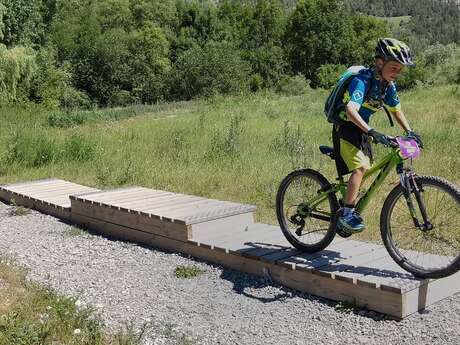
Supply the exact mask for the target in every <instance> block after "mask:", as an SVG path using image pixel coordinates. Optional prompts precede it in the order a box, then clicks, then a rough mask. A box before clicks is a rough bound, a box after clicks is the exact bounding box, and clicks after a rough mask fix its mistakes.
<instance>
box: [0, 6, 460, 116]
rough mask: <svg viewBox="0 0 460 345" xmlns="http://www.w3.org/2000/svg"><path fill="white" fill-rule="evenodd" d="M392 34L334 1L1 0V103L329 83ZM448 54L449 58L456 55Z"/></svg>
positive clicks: (185, 95) (127, 99)
mask: <svg viewBox="0 0 460 345" xmlns="http://www.w3.org/2000/svg"><path fill="white" fill-rule="evenodd" d="M401 1H402V0H401ZM389 34H390V31H389V27H388V25H387V23H386V22H385V21H383V20H380V19H378V18H375V17H373V16H369V15H366V14H361V13H358V11H356V10H353V9H350V7H348V6H345V4H344V3H342V2H341V1H337V0H300V1H298V2H293V1H290V2H287V1H281V0H253V1H242V0H222V1H219V2H215V1H210V0H0V102H1V104H8V103H21V102H30V101H32V102H36V103H41V104H43V105H45V106H47V107H50V108H73V107H80V108H85V107H92V106H95V105H97V106H123V105H128V104H135V103H154V102H158V101H163V100H167V101H170V100H189V99H192V98H195V97H202V96H209V95H212V94H216V93H222V94H227V93H237V92H250V91H258V90H260V89H266V88H274V89H280V88H282V87H283V85H287V84H289V83H292V82H293V81H294V82H298V81H299V80H303V81H304V82H305V83H307V82H308V83H310V85H311V86H312V87H330V86H331V84H333V82H334V80H335V78H336V77H337V75H338V73H340V71H341V70H343V68H345V66H349V65H352V64H370V63H371V62H372V57H373V56H372V54H373V49H374V46H375V43H376V40H377V38H378V37H382V36H387V35H389ZM441 50H442V52H443V53H442V54H444V55H445V56H444V55H443V56H444V59H445V60H446V59H447V60H448V59H449V58H450V56H452V54H453V52H454V51H456V47H454V46H448V47H447V48H446V47H445V46H444V45H443V46H442V49H441ZM438 51H439V49H437V50H435V53H433V55H435V56H436V57H437V58H439V55H440V53H438ZM442 54H441V55H442ZM423 59H425V58H423ZM423 59H422V60H423ZM425 61H428V60H427V59H425ZM425 65H426V64H422V65H421V67H419V70H418V71H415V72H411V73H412V75H411V76H409V77H408V79H407V81H406V84H407V85H406V86H408V87H409V86H411V85H414V84H415V82H416V80H418V79H423V73H426V71H425V72H424V71H423V67H424V66H425ZM455 71H456V70H455ZM459 71H460V70H459ZM459 76H460V73H459ZM299 78H300V79H299ZM446 78H447V79H448V80H447V79H446V80H447V81H448V82H449V81H451V79H452V77H451V76H450V75H449V76H447V77H446ZM449 78H450V79H449ZM403 83H404V82H403Z"/></svg>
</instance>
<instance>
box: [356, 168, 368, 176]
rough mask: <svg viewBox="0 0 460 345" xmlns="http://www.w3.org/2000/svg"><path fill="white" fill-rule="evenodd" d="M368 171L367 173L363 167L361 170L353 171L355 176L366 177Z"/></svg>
mask: <svg viewBox="0 0 460 345" xmlns="http://www.w3.org/2000/svg"><path fill="white" fill-rule="evenodd" d="M366 171H367V169H366V168H364V167H361V168H357V169H355V170H353V174H356V175H364V174H365V173H366Z"/></svg>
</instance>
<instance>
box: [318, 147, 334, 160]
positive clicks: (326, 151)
mask: <svg viewBox="0 0 460 345" xmlns="http://www.w3.org/2000/svg"><path fill="white" fill-rule="evenodd" d="M319 150H320V151H321V153H322V154H323V155H326V156H328V157H329V158H331V159H334V158H335V156H334V149H333V148H332V147H330V146H326V145H320V146H319Z"/></svg>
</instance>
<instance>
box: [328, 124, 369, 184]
mask: <svg viewBox="0 0 460 345" xmlns="http://www.w3.org/2000/svg"><path fill="white" fill-rule="evenodd" d="M332 139H333V140H332V141H333V143H334V152H335V157H336V158H335V162H336V166H337V172H338V173H339V175H346V174H349V173H350V172H352V171H353V170H356V169H359V168H365V169H369V168H370V167H371V165H372V148H371V145H370V143H369V138H368V136H367V134H365V133H364V132H363V131H361V129H360V128H359V127H357V126H356V125H355V124H353V123H351V122H350V123H346V124H344V125H340V126H334V129H333V131H332Z"/></svg>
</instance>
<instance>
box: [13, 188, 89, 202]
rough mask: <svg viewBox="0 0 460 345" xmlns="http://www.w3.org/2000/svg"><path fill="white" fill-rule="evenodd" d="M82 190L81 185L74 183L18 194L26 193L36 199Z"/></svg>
mask: <svg viewBox="0 0 460 345" xmlns="http://www.w3.org/2000/svg"><path fill="white" fill-rule="evenodd" d="M81 190H82V187H81V186H79V185H75V186H61V187H59V188H56V189H55V190H49V191H44V192H42V191H31V192H28V193H24V194H23V193H20V194H23V195H26V196H30V197H34V198H36V199H43V200H45V199H49V198H53V197H58V196H62V195H67V196H69V195H71V194H73V193H76V192H78V191H81Z"/></svg>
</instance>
